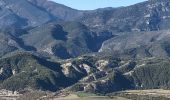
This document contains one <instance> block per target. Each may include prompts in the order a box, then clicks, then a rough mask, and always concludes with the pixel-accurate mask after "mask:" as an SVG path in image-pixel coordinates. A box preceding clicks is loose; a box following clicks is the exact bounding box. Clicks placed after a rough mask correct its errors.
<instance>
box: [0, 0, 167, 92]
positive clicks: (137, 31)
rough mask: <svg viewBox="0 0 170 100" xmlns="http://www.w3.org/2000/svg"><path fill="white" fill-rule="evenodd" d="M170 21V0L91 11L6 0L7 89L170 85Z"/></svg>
mask: <svg viewBox="0 0 170 100" xmlns="http://www.w3.org/2000/svg"><path fill="white" fill-rule="evenodd" d="M169 21H170V1H169V0H148V1H145V2H142V3H138V4H135V5H131V6H127V7H118V8H111V7H109V8H100V9H96V10H87V11H86V10H85V11H81V10H76V9H72V8H70V7H67V6H65V5H62V4H57V3H55V2H52V1H49V0H0V57H1V59H0V69H1V70H0V87H1V88H5V89H10V90H17V91H19V90H22V89H27V88H32V89H42V90H50V91H58V90H61V89H63V88H64V89H67V90H69V91H88V92H100V93H110V92H114V91H120V90H124V89H145V88H147V89H149V88H162V87H163V88H170V84H169V78H170V77H169V75H170V74H169V62H170V61H169V57H170V39H169V38H170V30H169V28H170V23H169ZM63 80H68V82H65V81H63ZM124 82H126V83H127V85H124Z"/></svg>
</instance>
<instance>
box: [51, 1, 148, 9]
mask: <svg viewBox="0 0 170 100" xmlns="http://www.w3.org/2000/svg"><path fill="white" fill-rule="evenodd" d="M52 1H55V2H57V3H60V4H64V5H66V6H69V7H72V8H75V9H79V10H92V9H97V8H104V7H120V6H128V5H132V4H135V3H138V2H143V1H147V0H52Z"/></svg>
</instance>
